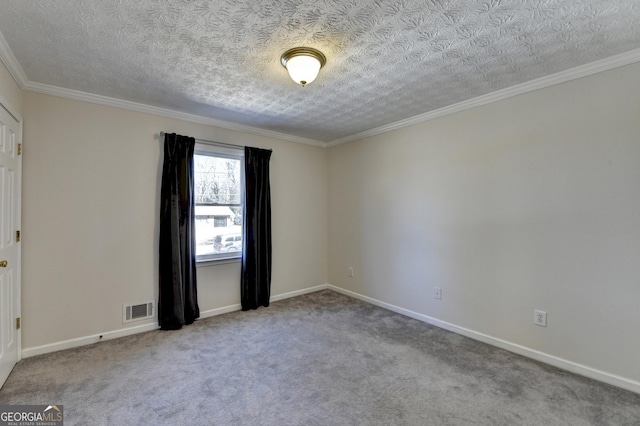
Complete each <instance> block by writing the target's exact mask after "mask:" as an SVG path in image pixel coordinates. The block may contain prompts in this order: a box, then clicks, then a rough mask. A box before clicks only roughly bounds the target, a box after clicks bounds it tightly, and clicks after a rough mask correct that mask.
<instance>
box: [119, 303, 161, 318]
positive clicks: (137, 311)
mask: <svg viewBox="0 0 640 426" xmlns="http://www.w3.org/2000/svg"><path fill="white" fill-rule="evenodd" d="M153 305H154V303H153V302H146V303H140V304H138V305H123V306H122V322H130V321H137V320H141V319H146V318H151V317H153V315H154V309H153Z"/></svg>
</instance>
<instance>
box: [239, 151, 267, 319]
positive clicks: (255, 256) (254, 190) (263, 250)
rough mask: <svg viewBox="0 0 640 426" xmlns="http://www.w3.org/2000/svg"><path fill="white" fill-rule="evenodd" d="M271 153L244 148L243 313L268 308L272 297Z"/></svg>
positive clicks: (241, 290)
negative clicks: (262, 307) (261, 307)
mask: <svg viewBox="0 0 640 426" xmlns="http://www.w3.org/2000/svg"><path fill="white" fill-rule="evenodd" d="M270 158H271V151H270V150H266V149H259V148H250V147H245V148H244V164H245V165H244V173H245V204H244V229H243V233H242V238H243V241H244V250H243V252H242V278H241V289H240V299H241V304H242V310H243V311H247V310H249V309H257V308H258V307H259V306H265V307H266V306H269V297H270V296H271V192H270V187H269V159H270Z"/></svg>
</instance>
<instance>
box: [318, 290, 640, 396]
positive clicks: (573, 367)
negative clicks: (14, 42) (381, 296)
mask: <svg viewBox="0 0 640 426" xmlns="http://www.w3.org/2000/svg"><path fill="white" fill-rule="evenodd" d="M327 288H328V289H330V290H333V291H336V292H338V293H342V294H344V295H347V296H350V297H353V298H355V299H359V300H362V301H364V302H367V303H371V304H372V305H376V306H379V307H381V308H385V309H388V310H390V311H393V312H396V313H399V314H402V315H405V316H407V317H411V318H413V319H417V320H418V321H422V322H426V323H427V324H431V325H434V326H436V327H440V328H443V329H445V330H448V331H451V332H453V333H457V334H460V335H462V336H466V337H469V338H471V339H474V340H478V341H480V342H484V343H487V344H489V345H492V346H496V347H499V348H501V349H505V350H507V351H509V352H513V353H516V354H518V355H522V356H525V357H527V358H531V359H534V360H536V361H540V362H543V363H545V364H549V365H552V366H554V367H557V368H560V369H562V370H566V371H569V372H571V373H575V374H579V375H581V376H585V377H588V378H590V379H594V380H598V381H600V382H603V383H607V384H609V385H613V386H617V387H619V388H623V389H626V390H630V391H632V392H635V393H640V382H637V381H635V380H631V379H627V378H625V377H621V376H617V375H615V374H610V373H607V372H605V371H600V370H596V369H595V368H591V367H587V366H586V365H582V364H578V363H575V362H573V361H568V360H566V359H563V358H558V357H556V356H553V355H549V354H547V353H544V352H540V351H537V350H535V349H531V348H528V347H526V346H522V345H518V344H516V343H511V342H508V341H506V340H502V339H498V338H497V337H493V336H489V335H487V334H484V333H479V332H477V331H474V330H470V329H468V328H464V327H460V326H457V325H455V324H451V323H448V322H445V321H441V320H439V319H437V318H433V317H430V316H427V315H423V314H420V313H417V312H414V311H410V310H408V309H404V308H401V307H399V306H395V305H392V304H390V303H386V302H382V301H380V300H377V299H373V298H371V297H368V296H363V295H362V294H359V293H355V292H353V291H349V290H345V289H343V288H340V287H336V286H333V285H331V284H328V285H327Z"/></svg>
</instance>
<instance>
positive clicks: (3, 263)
mask: <svg viewBox="0 0 640 426" xmlns="http://www.w3.org/2000/svg"><path fill="white" fill-rule="evenodd" d="M6 267H7V261H6V260H0V268H6Z"/></svg>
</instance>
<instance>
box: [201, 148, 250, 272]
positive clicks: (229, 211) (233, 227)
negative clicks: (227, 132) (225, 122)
mask: <svg viewBox="0 0 640 426" xmlns="http://www.w3.org/2000/svg"><path fill="white" fill-rule="evenodd" d="M243 169H244V151H242V150H241V149H231V148H222V147H217V146H212V145H204V144H196V150H195V156H194V181H195V182H194V187H195V189H194V190H195V202H196V261H198V262H205V261H210V260H220V259H233V258H239V257H241V256H242V210H243V202H244V193H243V191H244V182H243V180H244V170H243Z"/></svg>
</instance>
